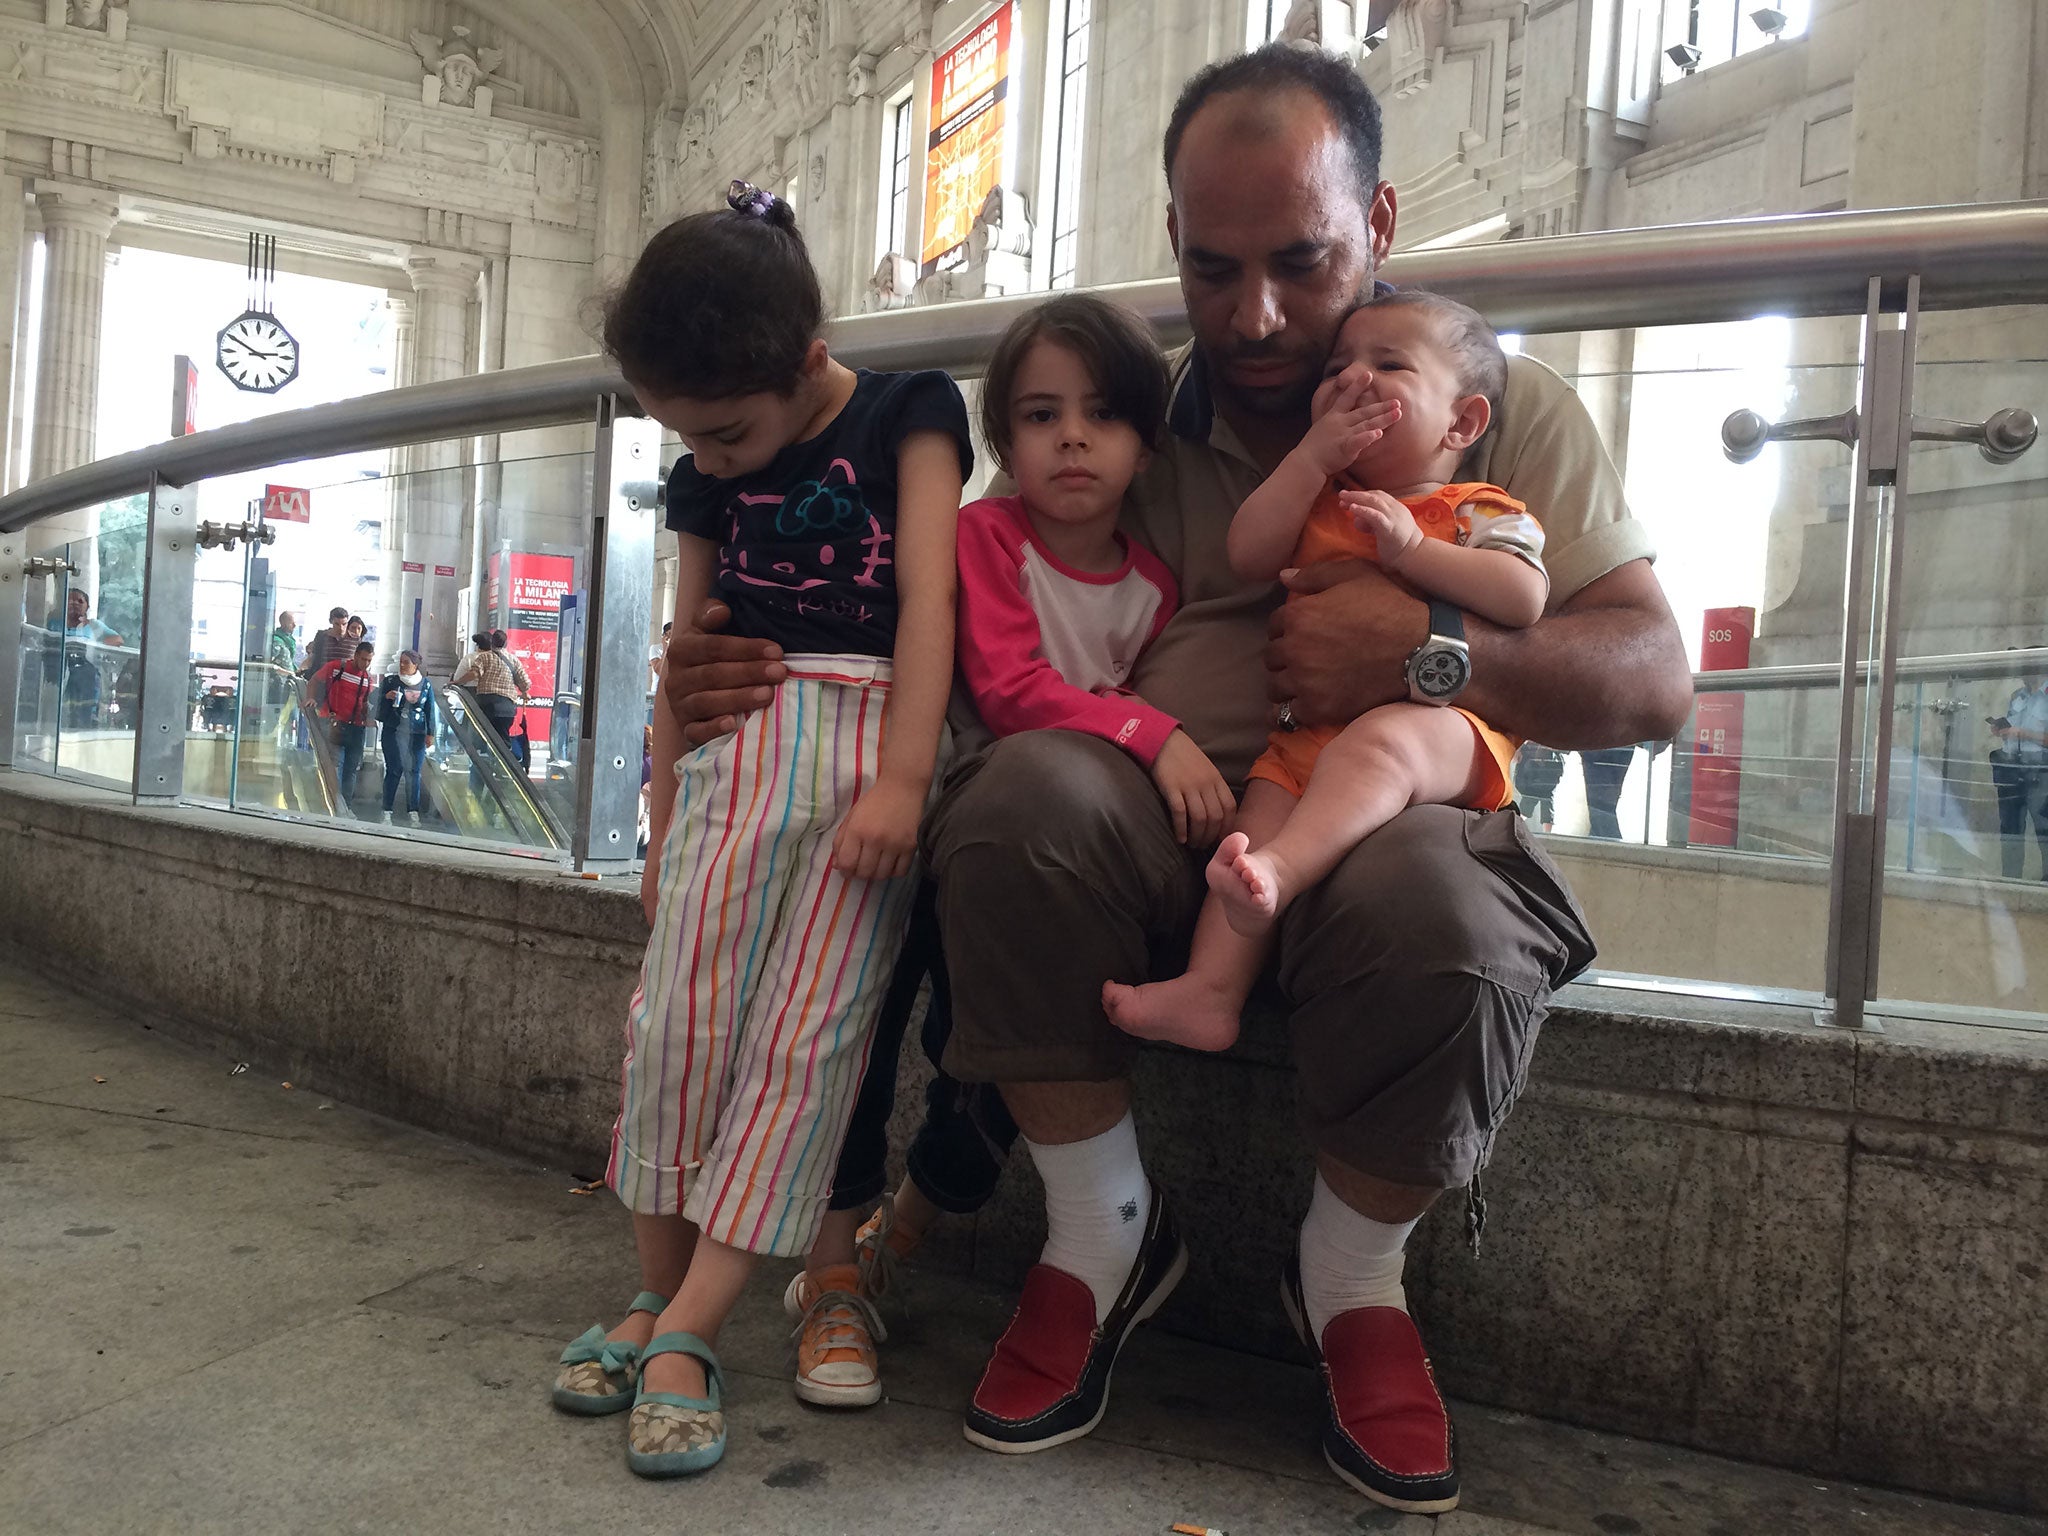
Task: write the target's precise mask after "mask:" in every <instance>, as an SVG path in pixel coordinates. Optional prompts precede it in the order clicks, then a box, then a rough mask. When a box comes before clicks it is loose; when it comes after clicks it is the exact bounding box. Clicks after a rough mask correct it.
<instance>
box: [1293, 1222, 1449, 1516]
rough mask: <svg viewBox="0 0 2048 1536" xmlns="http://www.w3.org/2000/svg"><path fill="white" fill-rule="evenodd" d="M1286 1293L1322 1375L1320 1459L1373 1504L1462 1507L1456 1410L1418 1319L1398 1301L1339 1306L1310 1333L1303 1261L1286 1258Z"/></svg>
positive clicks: (1421, 1511) (1431, 1509) (1418, 1510)
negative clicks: (1317, 1333) (1315, 1334)
mask: <svg viewBox="0 0 2048 1536" xmlns="http://www.w3.org/2000/svg"><path fill="white" fill-rule="evenodd" d="M1280 1296H1281V1300H1282V1302H1284V1303H1285V1305H1286V1308H1287V1316H1288V1319H1289V1321H1291V1322H1292V1323H1293V1324H1294V1331H1295V1332H1296V1333H1297V1334H1299V1335H1300V1336H1301V1341H1302V1343H1304V1344H1306V1345H1307V1346H1308V1347H1309V1351H1310V1352H1311V1353H1312V1354H1314V1355H1315V1357H1316V1364H1317V1365H1318V1366H1319V1367H1320V1368H1321V1370H1322V1376H1323V1459H1324V1460H1326V1461H1328V1462H1329V1464H1330V1470H1331V1471H1333V1472H1335V1473H1336V1474H1337V1475H1338V1476H1339V1477H1341V1478H1343V1479H1344V1481H1345V1482H1347V1483H1349V1484H1350V1485H1351V1486H1352V1487H1354V1488H1356V1489H1357V1490H1358V1491H1359V1492H1360V1493H1362V1494H1364V1495H1365V1496H1366V1497H1367V1498H1368V1499H1371V1500H1372V1501H1373V1502H1374V1503H1376V1504H1384V1505H1386V1506H1387V1507H1388V1508H1389V1509H1399V1510H1405V1511H1407V1512H1408V1513H1410V1514H1416V1515H1440V1514H1442V1513H1444V1512H1445V1511H1446V1510H1451V1509H1456V1508H1457V1507H1458V1461H1457V1446H1456V1442H1455V1437H1454V1436H1453V1434H1452V1432H1451V1416H1450V1412H1449V1411H1448V1410H1447V1409H1446V1408H1445V1407H1444V1400H1443V1395H1442V1394H1441V1393H1439V1392H1438V1391H1437V1389H1436V1374H1435V1373H1434V1372H1433V1371H1432V1370H1431V1369H1430V1367H1429V1356H1428V1355H1426V1354H1424V1353H1423V1350H1422V1335H1421V1334H1419V1333H1417V1332H1416V1331H1415V1322H1414V1319H1412V1318H1411V1317H1409V1316H1408V1314H1407V1313H1406V1312H1403V1311H1402V1310H1401V1309H1400V1308H1399V1307H1357V1308H1354V1309H1353V1310H1352V1311H1349V1312H1339V1313H1338V1314H1337V1315H1336V1316H1335V1317H1333V1318H1331V1319H1330V1321H1329V1323H1328V1325H1327V1326H1326V1327H1325V1328H1324V1329H1323V1336H1322V1338H1321V1339H1315V1338H1311V1337H1310V1336H1309V1327H1308V1309H1307V1307H1306V1306H1304V1305H1303V1304H1302V1298H1301V1268H1300V1266H1299V1264H1297V1263H1296V1261H1295V1260H1293V1259H1291V1258H1290V1259H1289V1260H1288V1261H1287V1273H1286V1276H1285V1278H1284V1281H1283V1283H1282V1285H1281V1292H1280Z"/></svg>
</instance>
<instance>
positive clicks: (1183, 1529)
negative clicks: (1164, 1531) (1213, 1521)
mask: <svg viewBox="0 0 2048 1536" xmlns="http://www.w3.org/2000/svg"><path fill="white" fill-rule="evenodd" d="M1168 1529H1170V1530H1174V1531H1178V1532H1179V1533H1180V1536H1223V1533H1222V1532H1221V1531H1219V1530H1217V1529H1216V1527H1215V1526H1213V1525H1184V1524H1180V1523H1175V1524H1174V1525H1172V1526H1170V1527H1168Z"/></svg>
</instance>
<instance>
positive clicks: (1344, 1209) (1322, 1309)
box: [1301, 1174, 1420, 1344]
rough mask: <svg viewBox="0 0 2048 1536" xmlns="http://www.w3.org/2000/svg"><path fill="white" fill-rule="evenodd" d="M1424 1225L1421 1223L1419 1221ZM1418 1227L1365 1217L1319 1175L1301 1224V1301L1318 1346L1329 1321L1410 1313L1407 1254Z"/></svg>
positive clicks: (1409, 1222) (1410, 1223)
mask: <svg viewBox="0 0 2048 1536" xmlns="http://www.w3.org/2000/svg"><path fill="white" fill-rule="evenodd" d="M1418 1219H1420V1218H1418ZM1414 1230H1415V1223H1414V1222H1413V1221H1404V1222H1399V1223H1397V1224H1395V1225H1392V1226H1389V1225H1388V1224H1387V1223H1386V1222H1384V1221H1374V1220H1373V1219H1372V1218H1371V1217H1370V1216H1361V1215H1359V1213H1358V1212H1356V1211H1354V1210H1353V1209H1351V1207H1350V1206H1348V1205H1346V1204H1345V1203H1344V1202H1343V1201H1342V1200H1339V1199H1338V1198H1337V1192H1336V1191H1335V1190H1333V1189H1331V1188H1330V1186H1329V1185H1327V1184H1325V1183H1324V1182H1323V1176H1322V1175H1321V1174H1317V1175H1316V1191H1315V1195H1314V1198H1312V1199H1311V1200H1310V1201H1309V1203H1308V1218H1307V1220H1305V1221H1303V1222H1302V1224H1301V1296H1302V1300H1303V1302H1304V1303H1306V1305H1307V1309H1308V1325H1309V1331H1310V1333H1311V1334H1312V1335H1313V1336H1314V1337H1315V1339H1316V1341H1317V1342H1318V1344H1320V1343H1321V1341H1322V1337H1323V1330H1324V1329H1325V1328H1326V1327H1328V1326H1329V1323H1330V1319H1331V1318H1333V1317H1335V1316H1336V1315H1337V1314H1338V1313H1339V1312H1349V1311H1352V1310H1353V1309H1354V1308H1357V1307H1399V1308H1400V1309H1401V1310H1402V1311H1403V1312H1406V1311H1407V1310H1408V1296H1407V1293H1406V1292H1404V1291H1403V1290H1402V1289H1401V1262H1402V1259H1403V1253H1402V1250H1403V1249H1404V1248H1405V1247H1406V1245H1407V1242H1408V1234H1409V1233H1410V1232H1412V1231H1414Z"/></svg>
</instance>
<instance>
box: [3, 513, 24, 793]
mask: <svg viewBox="0 0 2048 1536" xmlns="http://www.w3.org/2000/svg"><path fill="white" fill-rule="evenodd" d="M27 557H28V535H27V534H25V533H0V768H12V767H13V766H14V733H15V731H16V729H17V728H18V727H17V726H16V723H15V718H14V716H15V711H16V710H18V709H19V708H20V707H21V668H22V655H21V639H22V636H21V627H22V625H23V624H24V623H26V622H27V619H28V575H27V572H26V571H25V569H24V564H25V562H26V560H27Z"/></svg>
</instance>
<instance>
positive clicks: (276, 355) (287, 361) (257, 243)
mask: <svg viewBox="0 0 2048 1536" xmlns="http://www.w3.org/2000/svg"><path fill="white" fill-rule="evenodd" d="M276 275H277V237H276V236H274V235H251V236H250V237H249V307H248V308H247V309H245V310H243V311H242V313H241V314H239V315H237V316H235V318H234V319H232V320H230V321H229V322H228V323H227V324H226V325H224V326H222V327H221V328H220V334H219V335H218V336H217V337H216V338H215V343H214V362H215V364H216V365H217V366H218V367H219V368H220V371H221V372H222V373H224V374H226V375H227V376H228V382H229V383H231V384H233V385H234V386H235V388H237V389H246V390H250V391H252V392H254V393H256V394H262V395H274V394H276V393H277V392H278V391H279V390H280V389H283V388H284V387H285V385H287V384H289V383H291V381H292V380H293V379H296V378H297V377H298V376H299V343H298V339H297V338H296V337H294V336H293V335H292V333H291V332H290V331H288V330H286V329H285V328H284V325H283V323H282V322H280V321H279V320H278V318H277V316H276V315H275V314H274V313H273V312H272V311H271V307H270V284H271V279H272V278H274V277H275V276H276Z"/></svg>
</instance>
